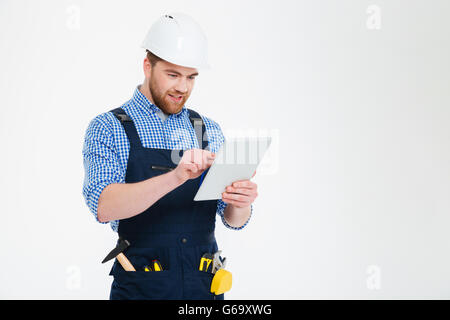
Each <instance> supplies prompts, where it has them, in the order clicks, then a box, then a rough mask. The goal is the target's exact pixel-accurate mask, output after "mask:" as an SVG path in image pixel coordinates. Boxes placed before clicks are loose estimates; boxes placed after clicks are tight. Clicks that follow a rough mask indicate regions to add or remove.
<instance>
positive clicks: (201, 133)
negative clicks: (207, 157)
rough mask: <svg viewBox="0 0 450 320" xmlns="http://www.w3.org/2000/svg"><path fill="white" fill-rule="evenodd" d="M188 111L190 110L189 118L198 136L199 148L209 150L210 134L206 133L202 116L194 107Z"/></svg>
mask: <svg viewBox="0 0 450 320" xmlns="http://www.w3.org/2000/svg"><path fill="white" fill-rule="evenodd" d="M188 111H189V120H190V121H191V124H192V127H193V128H194V132H195V135H196V136H197V141H198V146H199V148H201V149H203V150H209V145H208V135H207V133H206V127H205V123H204V122H203V119H202V117H201V116H200V115H199V114H198V113H197V112H196V111H194V110H192V109H188Z"/></svg>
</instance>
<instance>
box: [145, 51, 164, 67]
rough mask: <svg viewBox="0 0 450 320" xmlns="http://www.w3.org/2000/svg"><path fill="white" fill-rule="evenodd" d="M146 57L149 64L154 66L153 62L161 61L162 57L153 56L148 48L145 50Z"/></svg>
mask: <svg viewBox="0 0 450 320" xmlns="http://www.w3.org/2000/svg"><path fill="white" fill-rule="evenodd" d="M147 59H148V60H149V61H150V64H151V66H152V67H154V66H155V64H156V63H157V62H158V61H161V60H162V59H161V58H160V57H158V56H155V55H154V54H153V53H151V52H150V51H149V50H147Z"/></svg>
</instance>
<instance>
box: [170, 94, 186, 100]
mask: <svg viewBox="0 0 450 320" xmlns="http://www.w3.org/2000/svg"><path fill="white" fill-rule="evenodd" d="M169 96H170V98H171V99H172V100H173V101H175V102H180V101H181V99H183V96H173V95H171V94H169Z"/></svg>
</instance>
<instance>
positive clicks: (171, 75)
mask: <svg viewBox="0 0 450 320" xmlns="http://www.w3.org/2000/svg"><path fill="white" fill-rule="evenodd" d="M176 76H177V75H176V74H169V77H173V78H176Z"/></svg>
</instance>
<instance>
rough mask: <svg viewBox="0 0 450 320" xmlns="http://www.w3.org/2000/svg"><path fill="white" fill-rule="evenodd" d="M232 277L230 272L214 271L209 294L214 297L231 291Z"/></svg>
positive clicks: (223, 270)
mask: <svg viewBox="0 0 450 320" xmlns="http://www.w3.org/2000/svg"><path fill="white" fill-rule="evenodd" d="M232 281H233V279H232V275H231V272H230V271H227V270H225V269H219V270H217V271H216V274H215V275H214V278H213V279H212V282H211V293H214V294H215V295H219V294H222V293H224V292H227V291H229V290H230V289H231V283H232Z"/></svg>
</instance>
